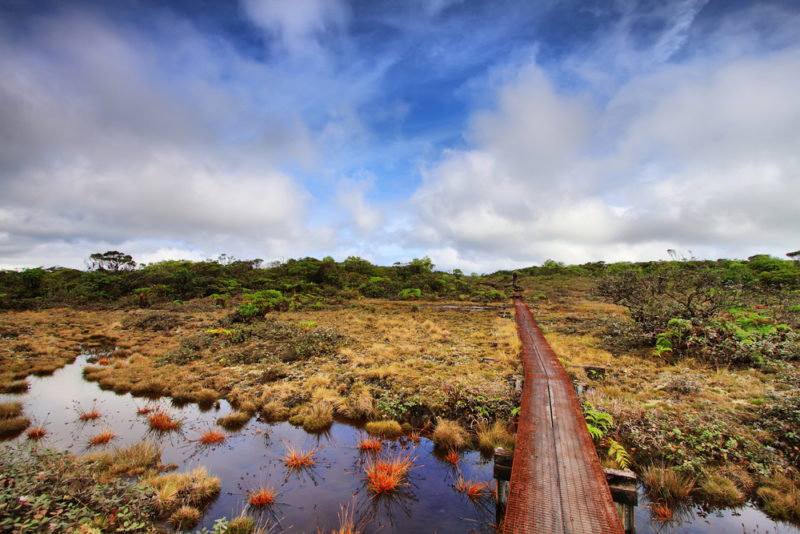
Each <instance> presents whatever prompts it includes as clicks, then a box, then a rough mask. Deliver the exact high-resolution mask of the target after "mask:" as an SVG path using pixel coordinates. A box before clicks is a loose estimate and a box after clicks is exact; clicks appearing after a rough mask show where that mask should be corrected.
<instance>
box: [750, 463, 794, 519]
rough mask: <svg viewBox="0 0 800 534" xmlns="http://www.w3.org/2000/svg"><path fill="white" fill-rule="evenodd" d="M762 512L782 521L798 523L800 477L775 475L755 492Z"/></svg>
mask: <svg viewBox="0 0 800 534" xmlns="http://www.w3.org/2000/svg"><path fill="white" fill-rule="evenodd" d="M756 493H757V494H758V497H759V498H760V499H761V502H763V503H764V510H766V511H767V513H768V514H769V515H771V516H772V517H775V518H778V519H782V520H784V521H793V522H795V523H796V522H798V521H800V477H798V476H797V475H795V478H789V477H787V476H785V475H776V476H775V477H773V478H772V479H770V480H768V481H767V482H766V484H765V485H764V486H762V487H760V488H758V491H757V492H756Z"/></svg>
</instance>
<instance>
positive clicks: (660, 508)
mask: <svg viewBox="0 0 800 534" xmlns="http://www.w3.org/2000/svg"><path fill="white" fill-rule="evenodd" d="M650 514H651V515H652V516H653V519H655V520H656V521H659V522H661V523H668V522H669V521H672V508H670V507H669V506H668V505H666V504H664V503H661V502H654V503H651V504H650Z"/></svg>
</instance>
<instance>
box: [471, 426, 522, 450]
mask: <svg viewBox="0 0 800 534" xmlns="http://www.w3.org/2000/svg"><path fill="white" fill-rule="evenodd" d="M477 433H478V448H480V449H481V450H482V451H483V452H486V453H490V452H492V451H494V450H495V449H496V448H497V447H503V448H504V449H506V450H512V449H513V448H514V441H515V438H514V435H513V434H511V433H510V432H509V431H508V428H507V424H506V422H505V421H495V422H494V423H493V424H492V425H487V424H484V423H481V424H479V425H478V428H477Z"/></svg>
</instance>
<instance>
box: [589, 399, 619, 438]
mask: <svg viewBox="0 0 800 534" xmlns="http://www.w3.org/2000/svg"><path fill="white" fill-rule="evenodd" d="M583 417H584V419H585V420H586V429H587V430H588V431H589V435H590V436H592V439H593V440H595V441H599V440H601V439H603V436H605V435H606V433H607V432H608V431H609V430H610V429H611V427H613V426H614V418H613V417H611V414H609V413H606V412H600V411H597V410H595V409H594V406H593V405H592V404H590V403H586V404H585V405H584V407H583Z"/></svg>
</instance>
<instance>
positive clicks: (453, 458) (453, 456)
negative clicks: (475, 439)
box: [444, 449, 461, 465]
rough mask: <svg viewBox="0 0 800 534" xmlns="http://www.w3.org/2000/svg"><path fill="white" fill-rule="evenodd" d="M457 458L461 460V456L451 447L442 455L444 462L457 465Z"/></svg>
mask: <svg viewBox="0 0 800 534" xmlns="http://www.w3.org/2000/svg"><path fill="white" fill-rule="evenodd" d="M459 460H461V457H460V456H459V455H458V452H457V451H455V450H453V449H450V450H449V451H448V452H447V456H445V457H444V461H445V462H449V463H451V464H453V465H458V462H459Z"/></svg>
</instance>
